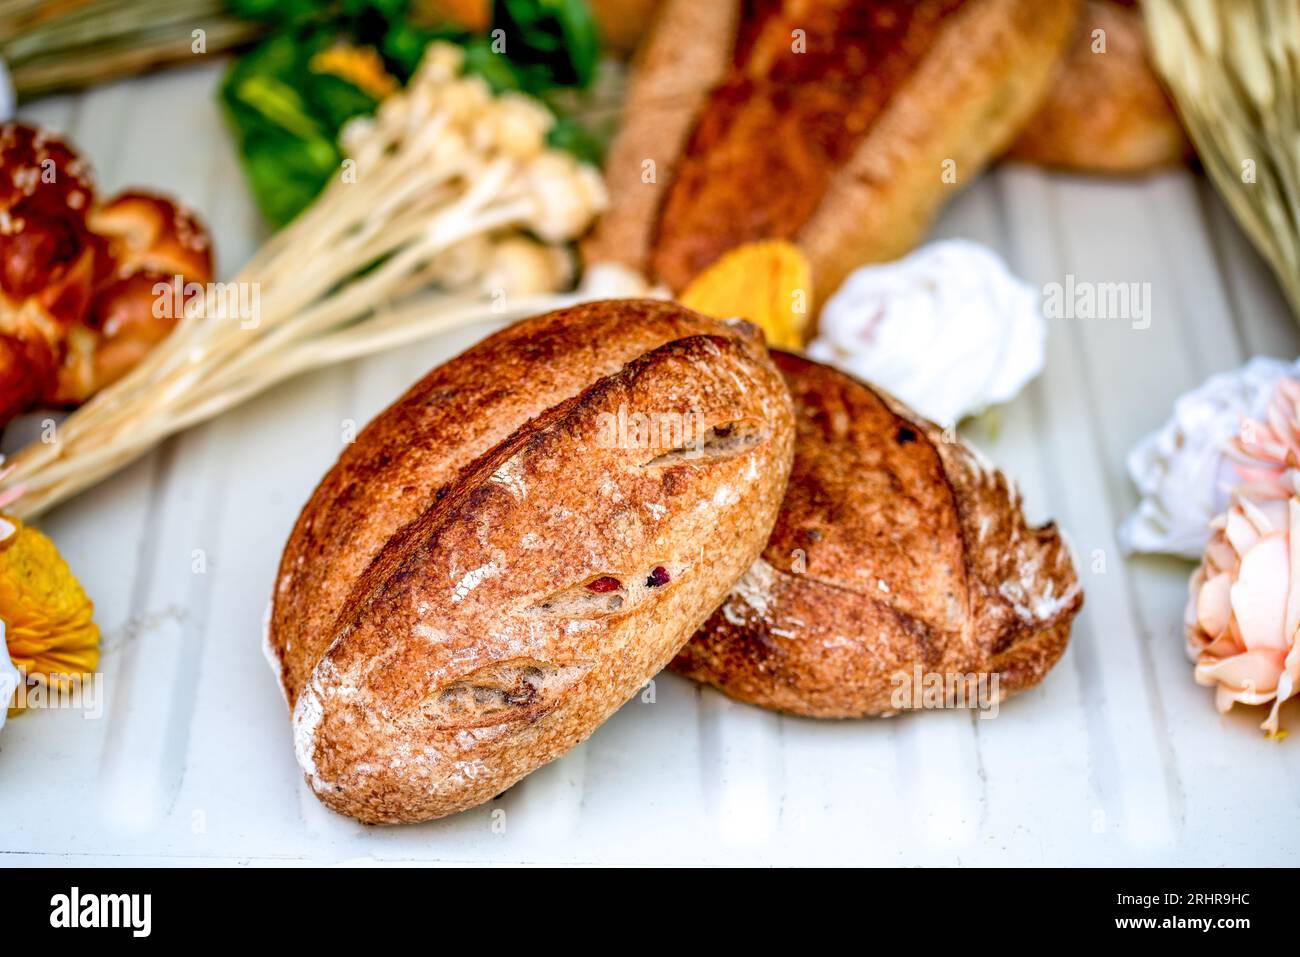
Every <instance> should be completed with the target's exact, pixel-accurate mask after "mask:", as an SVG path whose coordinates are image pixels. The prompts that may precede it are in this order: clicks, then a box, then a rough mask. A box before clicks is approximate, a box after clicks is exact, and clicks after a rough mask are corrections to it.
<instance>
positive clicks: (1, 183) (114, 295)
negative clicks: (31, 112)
mask: <svg viewBox="0 0 1300 957" xmlns="http://www.w3.org/2000/svg"><path fill="white" fill-rule="evenodd" d="M0 171H3V173H4V175H2V176H0V428H3V427H4V425H5V424H6V423H7V422H9V421H10V420H11V419H13V418H14V417H15V416H17V415H20V414H22V413H23V412H26V411H28V410H29V409H33V408H39V407H43V406H70V405H78V404H80V403H81V402H84V401H85V400H86V399H88V398H89V397H90V396H91V395H93V394H94V393H95V392H98V391H99V390H100V389H102V388H104V387H105V386H107V385H110V384H112V383H113V382H115V381H117V380H118V379H119V378H121V377H122V376H123V375H125V374H126V373H127V372H128V371H130V370H131V369H132V368H134V366H135V365H136V363H138V362H139V361H140V359H141V358H142V357H143V356H144V355H145V353H147V352H148V351H149V349H151V348H152V347H153V346H154V345H155V344H156V343H157V342H159V341H160V340H161V339H163V338H164V337H166V336H167V335H168V334H169V333H170V332H171V330H172V328H173V327H174V326H175V325H176V321H177V320H178V319H179V318H180V317H179V315H175V314H173V315H157V314H156V312H157V311H158V310H157V309H156V306H157V304H158V296H157V295H156V294H155V293H154V287H155V285H157V284H158V283H167V284H170V283H172V282H173V280H174V278H175V277H177V276H180V277H181V282H182V285H183V284H184V283H188V282H193V283H206V282H208V281H209V280H210V279H211V278H212V249H211V244H210V243H209V242H208V236H207V232H206V231H205V230H204V228H203V225H202V224H201V223H200V222H199V221H198V220H197V219H196V218H195V217H194V215H193V214H192V213H190V212H189V210H187V209H186V208H185V207H184V206H182V205H180V204H178V203H176V202H174V201H172V200H170V199H167V198H166V197H162V196H154V195H151V194H148V193H140V192H124V193H119V194H118V195H117V196H116V197H114V198H113V199H110V200H108V201H107V202H102V203H101V202H100V200H99V199H98V198H97V197H96V195H95V187H94V183H93V182H92V180H91V176H90V170H89V168H88V167H87V165H86V163H85V162H84V161H83V160H82V159H81V158H80V157H79V156H77V154H76V153H75V152H74V151H73V150H72V148H71V147H70V146H68V145H67V144H66V143H64V142H63V141H62V140H60V139H59V138H58V137H57V136H55V135H54V134H52V133H50V132H48V131H46V130H42V129H38V128H36V127H32V126H28V125H26V124H23V123H0Z"/></svg>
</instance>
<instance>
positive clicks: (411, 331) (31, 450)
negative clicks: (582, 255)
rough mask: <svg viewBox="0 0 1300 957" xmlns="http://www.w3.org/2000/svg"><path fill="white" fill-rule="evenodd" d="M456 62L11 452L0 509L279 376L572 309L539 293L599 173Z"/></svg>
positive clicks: (360, 133)
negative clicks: (50, 434)
mask: <svg viewBox="0 0 1300 957" xmlns="http://www.w3.org/2000/svg"><path fill="white" fill-rule="evenodd" d="M461 58H462V55H461V52H460V50H459V49H458V48H456V47H453V46H449V45H446V44H437V45H434V46H432V47H430V49H429V51H428V53H427V54H426V56H425V59H424V62H423V64H422V65H421V67H420V69H419V71H418V72H417V74H416V75H415V76H414V77H413V78H412V80H411V82H410V84H409V85H408V87H407V89H406V90H405V91H404V92H402V93H400V94H397V95H395V96H392V97H390V98H388V99H387V100H385V101H384V103H383V104H382V106H381V107H380V109H379V112H378V114H377V115H376V116H375V117H373V118H364V119H358V120H354V121H352V123H351V124H350V125H349V126H348V127H347V128H345V130H344V134H343V142H344V146H345V150H346V152H347V154H348V156H349V160H348V161H347V162H346V163H345V164H344V168H343V169H342V170H341V171H340V175H339V176H338V177H337V178H336V180H335V181H334V182H332V183H331V184H330V186H329V187H328V188H327V189H326V191H325V192H324V193H323V194H322V195H321V196H320V198H319V199H317V200H316V202H315V203H313V204H312V206H311V207H309V208H308V209H307V210H306V211H305V212H304V213H303V214H302V215H301V216H300V217H298V219H296V220H295V221H294V222H293V223H291V224H290V225H289V226H287V227H286V228H285V229H283V230H282V231H281V232H279V233H278V234H277V235H276V236H274V237H273V238H272V239H271V240H270V241H269V242H268V243H267V244H266V245H265V246H264V247H263V248H262V249H261V250H260V251H259V252H258V253H257V255H256V256H255V257H254V258H253V260H252V262H250V263H249V264H248V265H247V266H246V267H245V268H244V269H243V270H242V271H241V272H240V273H239V274H238V275H237V276H235V277H234V278H233V279H232V280H231V281H230V282H229V283H225V284H214V285H210V286H208V287H207V288H206V289H203V290H195V295H194V296H193V297H192V298H191V297H187V299H186V300H185V302H184V315H183V316H182V318H181V320H180V322H179V324H178V325H177V327H176V329H175V331H173V332H172V334H171V335H170V336H169V337H168V338H167V339H165V340H164V341H163V342H162V343H161V344H159V345H158V346H157V347H155V348H154V350H153V351H152V352H150V353H149V355H148V356H146V357H145V359H144V360H143V361H141V363H140V364H139V365H138V366H136V368H135V369H133V370H132V371H131V372H130V373H129V374H128V375H127V376H126V377H124V378H123V379H121V380H120V381H119V382H117V383H116V384H114V385H112V386H110V387H109V388H107V389H105V390H104V391H103V392H101V393H99V394H98V395H97V396H95V397H94V398H93V399H91V400H90V401H89V402H87V403H86V404H85V405H84V406H82V407H81V408H80V409H78V410H77V411H76V412H74V413H73V414H72V415H71V416H69V417H68V419H67V420H66V421H65V422H63V423H62V424H61V425H59V427H58V428H57V430H55V433H54V440H53V441H52V442H49V443H45V442H35V443H33V444H32V445H30V446H28V447H27V448H24V449H23V450H22V451H20V452H19V453H18V454H17V455H16V456H15V457H14V458H13V460H12V461H11V463H10V468H9V469H8V470H7V473H6V474H3V476H2V477H0V500H3V499H10V498H13V496H15V495H16V496H17V498H16V500H14V501H13V502H12V504H11V505H10V510H11V511H12V512H14V513H16V514H18V515H19V516H22V517H29V516H32V515H35V514H37V513H39V512H42V511H44V510H45V509H47V508H49V507H50V506H52V505H54V504H56V503H58V502H60V501H62V500H64V499H66V498H68V497H69V496H71V495H73V494H75V493H77V492H78V491H80V490H81V489H84V488H86V487H87V486H89V485H91V484H93V483H95V482H98V481H99V480H101V479H102V478H104V477H105V476H107V475H108V474H110V473H111V472H114V471H116V470H117V469H119V468H121V467H122V466H124V465H126V464H127V463H128V462H130V461H132V460H133V459H135V458H137V457H138V456H140V455H142V454H144V453H145V452H147V451H149V450H150V449H151V448H153V447H154V446H155V445H156V444H157V443H159V442H161V441H162V440H163V439H165V438H166V437H167V436H169V435H172V434H174V433H175V432H178V431H180V430H181V429H185V428H188V427H189V426H192V425H194V424H196V423H198V422H202V421H204V420H206V419H209V418H211V417H213V416H215V415H218V414H220V413H221V412H223V411H225V410H227V409H229V408H230V407H232V406H234V405H236V404H238V403H240V402H243V401H244V400H245V399H247V398H249V397H250V396H253V395H255V394H257V393H258V392H261V391H262V390H264V389H266V388H268V387H269V386H271V385H274V384H275V383H277V382H280V381H281V380H283V379H285V378H287V377H289V376H291V375H295V374H297V373H299V372H303V371H305V370H307V369H313V368H318V367H320V366H323V365H326V364H329V363H334V362H340V361H343V360H345V359H351V358H355V357H357V356H361V355H366V354H369V353H372V352H375V351H378V350H381V349H388V348H392V347H394V346H398V345H401V344H403V343H407V342H412V341H414V340H416V339H420V338H424V337H426V336H428V335H431V334H433V333H436V332H441V331H445V330H447V329H452V328H455V327H458V326H463V325H466V324H468V323H472V322H478V321H484V320H490V319H501V318H509V317H512V316H520V315H525V314H528V313H531V312H536V311H542V310H544V309H548V308H553V307H555V306H557V305H560V304H564V303H566V302H568V301H571V300H572V297H565V296H558V295H556V294H555V293H554V291H555V290H557V289H559V288H561V287H563V286H565V285H566V284H567V283H568V282H569V280H570V278H571V271H572V270H571V263H570V257H569V252H568V250H567V247H566V245H565V244H567V243H568V241H570V240H572V239H574V238H576V237H577V236H578V235H580V234H581V233H582V232H583V231H584V230H585V229H586V228H587V226H588V225H589V224H590V222H591V220H592V219H593V218H594V216H595V215H596V214H597V212H598V211H599V210H600V208H601V207H602V206H603V204H604V192H603V188H602V185H601V181H600V177H599V174H598V173H597V172H596V170H594V169H592V168H591V167H589V166H585V165H582V164H580V163H579V162H578V161H577V160H576V159H574V158H573V157H572V156H571V155H570V154H568V153H562V152H558V151H556V150H552V149H549V148H547V147H546V145H545V144H546V134H547V131H548V128H549V125H550V123H551V117H550V114H549V113H548V112H547V111H546V110H545V109H544V108H543V107H542V106H541V105H540V104H538V103H536V102H535V101H533V100H531V99H528V98H527V97H523V96H519V95H513V94H503V95H501V96H495V97H494V96H493V95H492V93H491V92H490V91H489V89H488V87H487V85H486V84H485V83H484V82H483V81H482V80H481V79H480V78H477V77H468V76H464V75H462V73H461V65H462V64H461ZM534 237H536V238H534ZM155 291H156V292H157V291H158V290H155ZM164 298H165V297H164ZM249 306H252V307H253V308H251V309H250V308H248V307H249Z"/></svg>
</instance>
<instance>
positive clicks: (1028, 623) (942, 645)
mask: <svg viewBox="0 0 1300 957" xmlns="http://www.w3.org/2000/svg"><path fill="white" fill-rule="evenodd" d="M774 358H775V360H776V363H777V366H778V368H779V369H780V370H781V373H782V375H783V376H784V377H785V380H786V383H787V385H788V386H789V387H790V390H791V393H792V395H793V397H794V403H795V416H796V447H795V463H794V466H793V469H792V471H791V475H790V484H789V488H788V491H787V494H786V499H785V502H784V503H783V505H782V509H781V514H780V516H779V517H778V519H777V523H776V526H775V528H774V529H773V532H772V536H771V538H770V539H769V541H768V544H767V547H766V548H765V549H764V552H763V557H762V558H761V559H760V560H759V561H758V562H756V563H755V564H754V566H753V567H751V569H750V570H749V571H748V572H747V573H746V575H745V577H744V578H743V579H742V580H741V582H740V583H739V584H738V585H737V587H736V588H735V589H734V590H733V591H732V593H731V595H729V596H728V598H727V600H726V601H725V602H724V603H723V605H722V606H721V607H720V608H719V609H718V611H717V612H715V613H714V614H713V616H712V617H711V618H710V619H709V621H708V622H707V623H706V624H705V626H704V627H703V628H702V629H701V630H700V632H699V633H698V634H697V635H696V637H695V638H694V639H693V640H692V641H691V643H690V644H689V645H687V647H686V648H684V649H683V650H682V652H681V654H680V655H678V657H677V658H676V660H675V661H674V662H673V668H674V670H677V671H679V672H681V673H683V674H685V675H687V676H689V677H691V678H694V679H695V680H697V681H703V682H705V683H708V684H711V685H713V686H715V687H717V688H719V689H720V690H722V691H724V692H725V693H726V694H728V695H730V696H732V697H734V698H737V699H739V700H741V701H747V702H750V703H752V704H758V705H761V706H764V707H769V708H775V709H778V710H781V711H787V712H790V713H793V714H800V715H809V716H813V717H857V716H863V715H878V714H889V713H892V712H894V711H896V710H898V709H899V706H898V704H897V703H896V702H895V700H894V691H895V688H896V684H895V682H894V680H893V679H894V676H895V675H897V674H899V673H905V674H911V673H912V672H913V669H914V668H918V667H919V668H920V670H921V671H922V672H923V673H937V674H945V675H965V674H978V673H985V674H992V673H997V674H998V675H999V681H1000V691H1001V692H1002V693H1003V694H1014V693H1016V692H1018V691H1021V690H1024V689H1025V688H1028V687H1031V686H1032V685H1034V684H1037V682H1038V681H1040V680H1041V679H1042V677H1043V675H1045V674H1046V672H1047V671H1048V669H1049V668H1050V667H1051V666H1052V665H1053V664H1054V663H1055V662H1056V660H1057V659H1058V658H1059V657H1060V655H1061V653H1062V652H1063V651H1064V648H1065V644H1066V641H1067V639H1068V637H1069V624H1070V620H1071V619H1072V618H1073V616H1074V615H1075V613H1076V612H1077V611H1078V609H1079V607H1080V605H1081V604H1082V601H1083V596H1082V592H1081V591H1080V589H1079V584H1078V578H1077V575H1076V573H1075V571H1074V567H1073V562H1072V560H1071V557H1070V554H1069V550H1068V548H1067V547H1066V545H1065V543H1064V541H1063V540H1062V538H1061V536H1060V534H1059V533H1058V532H1057V531H1056V529H1055V527H1054V526H1052V525H1047V526H1044V527H1042V528H1031V527H1029V526H1027V525H1026V524H1025V521H1024V517H1023V516H1022V515H1021V513H1020V503H1019V497H1018V494H1017V493H1016V491H1015V488H1014V486H1012V485H1011V484H1010V483H1008V482H1007V480H1006V478H1005V477H1004V476H1003V475H1002V474H1001V473H1000V472H997V471H996V470H993V469H991V468H989V467H988V466H987V465H986V464H985V463H983V462H982V461H981V460H980V459H979V457H978V455H977V454H975V453H974V452H973V451H971V450H970V449H968V448H967V447H966V446H964V445H962V444H961V443H960V442H949V441H945V440H944V437H943V434H942V432H941V431H940V430H939V429H938V427H937V426H935V425H933V424H932V423H929V422H926V421H925V420H923V419H921V418H919V417H918V416H916V415H915V414H914V413H912V412H910V411H909V410H908V409H906V408H905V407H904V406H903V405H902V404H901V403H898V402H897V401H896V400H894V399H892V398H890V397H888V396H886V395H884V394H882V393H879V392H877V391H875V390H873V389H871V388H870V387H868V386H866V385H864V384H862V383H860V382H857V381H856V380H854V379H852V378H850V377H848V376H846V375H844V374H843V373H840V372H838V371H836V370H834V369H831V368H829V367H827V366H823V365H820V364H818V363H814V362H810V361H808V360H806V359H802V358H799V357H796V356H792V355H789V354H785V353H775V354H774Z"/></svg>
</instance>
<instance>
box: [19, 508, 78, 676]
mask: <svg viewBox="0 0 1300 957" xmlns="http://www.w3.org/2000/svg"><path fill="white" fill-rule="evenodd" d="M94 612H95V606H94V604H93V603H92V602H91V600H90V598H89V597H87V595H86V592H85V591H84V590H83V589H82V587H81V584H80V583H79V582H78V581H77V579H76V578H74V577H73V575H72V571H71V569H69V568H68V564H67V562H65V561H64V560H63V557H62V556H61V555H60V554H59V552H58V549H56V548H55V547H54V543H53V542H52V541H50V540H49V538H48V537H46V536H45V535H44V534H42V533H41V532H39V531H37V530H36V529H34V528H31V527H30V526H27V525H24V524H23V523H22V522H20V521H19V520H18V519H16V518H13V517H11V516H8V515H3V516H0V619H3V620H4V623H5V640H6V642H7V643H8V646H9V657H10V658H11V659H13V663H14V664H15V665H16V666H17V667H18V669H19V670H20V671H23V672H24V673H25V674H26V675H27V678H28V680H29V681H31V680H35V681H42V682H46V683H50V684H57V685H64V684H66V683H67V679H66V676H68V675H82V674H88V673H92V672H94V670H95V668H96V666H98V664H99V626H98V625H96V624H95V621H94Z"/></svg>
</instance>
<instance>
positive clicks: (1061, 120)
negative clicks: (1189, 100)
mask: <svg viewBox="0 0 1300 957" xmlns="http://www.w3.org/2000/svg"><path fill="white" fill-rule="evenodd" d="M1097 30H1100V31H1102V32H1103V35H1104V38H1105V50H1104V52H1100V51H1099V50H1095V49H1094V45H1095V43H1096V42H1097V41H1096V39H1095V37H1094V31H1097ZM1007 155H1008V156H1009V157H1011V158H1012V159H1019V160H1024V161H1026V162H1030V163H1040V164H1042V165H1045V166H1055V167H1059V168H1062V169H1069V170H1075V171H1078V172H1087V173H1141V172H1146V171H1148V170H1153V169H1160V168H1162V167H1168V166H1178V165H1180V164H1182V163H1185V162H1187V161H1188V159H1190V158H1191V156H1192V147H1191V144H1190V143H1189V142H1188V140H1187V136H1186V134H1185V133H1184V132H1183V126H1182V123H1181V122H1180V121H1179V119H1178V114H1177V113H1176V112H1175V111H1174V106H1173V104H1172V103H1171V102H1170V101H1169V97H1168V96H1166V95H1165V91H1164V88H1163V87H1162V86H1161V85H1160V80H1159V79H1158V78H1157V76H1156V73H1155V70H1154V68H1153V67H1152V65H1151V61H1150V58H1149V56H1148V51H1147V42H1146V32H1145V27H1144V25H1143V23H1142V16H1141V14H1140V13H1138V11H1136V10H1133V9H1131V8H1128V5H1121V4H1119V3H1114V2H1098V0H1089V2H1088V3H1086V4H1085V5H1084V12H1083V15H1082V16H1081V17H1080V18H1079V23H1078V27H1077V28H1076V32H1075V36H1074V40H1073V41H1072V43H1071V45H1070V49H1069V53H1068V55H1067V56H1066V58H1065V60H1064V61H1063V62H1062V64H1061V69H1060V71H1059V72H1058V73H1057V75H1056V79H1055V80H1054V81H1053V83H1052V86H1051V89H1050V90H1049V91H1048V94H1047V96H1046V97H1045V98H1044V99H1043V102H1042V104H1041V105H1040V106H1039V108H1038V111H1037V112H1036V113H1035V114H1034V115H1033V117H1032V118H1030V120H1029V122H1028V123H1026V124H1025V127H1024V129H1023V130H1021V132H1020V135H1019V136H1018V137H1017V138H1016V141H1015V142H1014V143H1012V144H1011V149H1010V150H1009V151H1008V153H1007Z"/></svg>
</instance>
